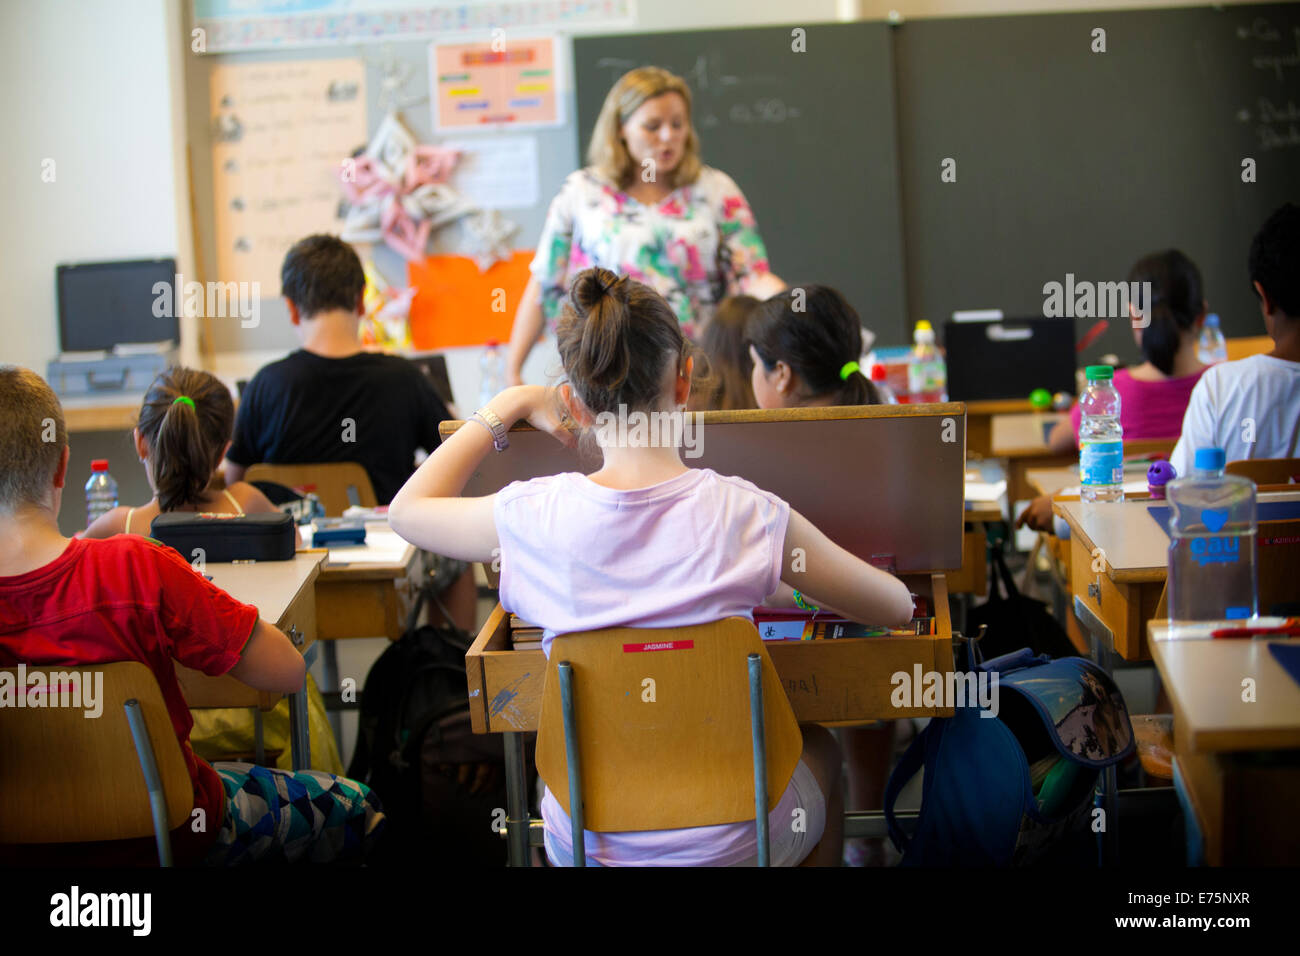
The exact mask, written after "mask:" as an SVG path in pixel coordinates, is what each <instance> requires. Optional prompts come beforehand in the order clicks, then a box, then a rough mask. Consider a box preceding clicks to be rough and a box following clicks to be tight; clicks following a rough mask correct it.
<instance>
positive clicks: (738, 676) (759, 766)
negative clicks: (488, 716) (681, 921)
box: [537, 617, 803, 866]
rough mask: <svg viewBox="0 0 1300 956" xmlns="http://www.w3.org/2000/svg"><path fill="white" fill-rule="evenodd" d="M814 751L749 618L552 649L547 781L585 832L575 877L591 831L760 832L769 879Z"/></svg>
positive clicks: (576, 833)
mask: <svg viewBox="0 0 1300 956" xmlns="http://www.w3.org/2000/svg"><path fill="white" fill-rule="evenodd" d="M747 670H748V672H749V678H750V679H749V685H748V686H747V685H746V681H745V675H746V672H747ZM755 714H756V715H758V716H759V719H758V720H753V719H751V717H752V715H755ZM802 751H803V737H802V734H801V732H800V730H799V724H798V722H797V721H796V720H795V717H794V711H793V710H792V709H791V707H790V702H789V700H788V698H787V697H786V695H785V692H784V690H783V689H782V686H781V681H780V678H779V677H778V676H777V673H776V669H775V668H774V667H773V666H772V662H771V660H770V659H769V658H768V655H767V651H766V650H765V649H764V648H763V642H762V641H761V640H760V639H759V637H758V631H757V630H755V628H754V625H753V623H752V622H750V621H747V620H745V619H743V618H738V617H733V618H727V619H726V620H722V621H714V622H711V623H708V624H701V625H698V626H696V627H685V628H667V629H647V628H612V629H609V630H603V631H588V632H584V633H579V634H567V635H562V636H560V637H557V638H556V639H555V642H554V643H553V644H552V646H551V656H550V660H549V662H548V663H547V668H546V682H545V686H544V689H543V692H542V710H541V716H540V720H539V723H538V734H537V770H538V773H539V774H540V775H541V777H542V779H543V780H545V781H546V782H547V785H548V786H549V787H550V789H551V792H552V794H554V796H555V799H556V800H557V801H558V802H559V803H560V805H561V806H562V807H564V809H565V810H566V812H568V813H569V815H570V818H571V819H572V821H573V848H574V849H573V861H574V865H575V866H582V865H584V863H585V848H584V845H583V828H584V827H585V828H586V829H587V830H591V831H594V832H618V831H628V830H670V829H678V828H682V827H696V826H710V825H715V824H722V823H738V822H741V821H748V820H754V821H755V825H756V829H757V830H758V835H759V865H760V866H766V865H767V855H768V848H767V816H768V813H770V812H771V811H772V810H773V809H774V808H775V807H776V805H777V803H778V802H779V801H780V799H781V796H782V794H783V793H784V792H785V789H786V786H787V785H788V784H789V782H790V778H791V776H792V775H793V773H794V769H795V766H796V765H797V764H798V762H799V757H800V755H801V753H802ZM571 769H572V772H570V770H571ZM756 785H757V786H756ZM760 805H761V806H763V807H764V808H765V809H764V810H763V812H762V813H758V812H756V811H757V807H758V806H760Z"/></svg>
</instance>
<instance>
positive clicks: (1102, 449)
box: [1079, 441, 1124, 485]
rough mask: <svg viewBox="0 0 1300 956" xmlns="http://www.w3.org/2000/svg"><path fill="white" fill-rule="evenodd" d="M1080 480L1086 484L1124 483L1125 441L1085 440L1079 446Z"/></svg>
mask: <svg viewBox="0 0 1300 956" xmlns="http://www.w3.org/2000/svg"><path fill="white" fill-rule="evenodd" d="M1079 482H1080V484H1084V485H1120V484H1123V483H1124V442H1122V441H1085V442H1083V443H1081V444H1080V446H1079Z"/></svg>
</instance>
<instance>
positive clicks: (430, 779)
mask: <svg viewBox="0 0 1300 956" xmlns="http://www.w3.org/2000/svg"><path fill="white" fill-rule="evenodd" d="M426 596H429V597H432V595H426V594H425V593H423V592H422V593H421V595H420V598H419V602H418V603H417V605H416V607H415V609H414V610H413V611H412V613H411V615H410V617H409V618H408V621H409V622H414V621H415V620H417V619H418V616H419V609H420V604H421V603H422V602H423V600H424V599H425V597H426ZM432 600H433V601H434V603H435V604H436V605H437V606H438V608H439V610H441V611H442V614H443V618H444V620H448V621H450V620H451V617H450V615H448V614H447V612H446V610H445V609H443V608H442V605H441V604H440V603H439V602H438V601H437V598H436V597H433V598H432ZM470 643H471V641H470V637H469V635H468V634H466V633H465V632H464V631H461V630H459V629H457V628H454V627H450V626H442V627H433V626H431V625H425V626H423V627H418V628H417V627H408V628H407V630H406V632H405V633H404V634H403V635H402V637H401V639H400V640H398V641H395V642H394V643H393V644H391V645H390V646H389V647H388V648H387V649H386V650H385V651H384V652H383V653H382V654H381V655H380V656H379V659H378V660H377V661H375V663H374V666H372V667H371V668H370V673H369V674H368V675H366V683H365V688H364V690H363V693H362V697H361V718H360V726H359V728H358V734H357V745H356V752H355V754H354V755H353V758H352V762H351V764H350V765H349V766H348V776H349V777H351V778H352V779H353V780H359V781H361V782H362V783H365V784H367V785H368V786H369V787H370V788H371V789H373V790H374V792H375V793H376V794H377V795H378V797H379V799H380V801H381V803H382V805H383V810H384V813H385V814H386V816H387V818H388V828H387V833H386V834H385V837H384V840H383V841H382V844H381V845H380V847H378V848H377V856H376V857H375V858H373V859H372V862H373V863H376V864H379V865H383V864H392V865H405V864H412V865H421V866H423V865H428V864H437V863H459V864H469V865H471V866H504V865H505V863H506V857H507V849H506V842H505V840H504V839H503V838H502V836H501V833H500V832H498V831H499V830H500V825H501V824H502V823H503V822H504V816H505V806H506V793H505V783H504V782H505V761H504V748H503V741H502V738H501V735H500V734H475V733H474V732H473V731H472V729H471V727H470V716H469V701H468V697H467V695H468V685H467V681H466V678H465V652H466V651H467V650H468V649H469V646H470ZM485 771H486V772H485ZM498 811H499V812H498ZM494 824H496V826H494Z"/></svg>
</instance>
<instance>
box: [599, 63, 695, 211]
mask: <svg viewBox="0 0 1300 956" xmlns="http://www.w3.org/2000/svg"><path fill="white" fill-rule="evenodd" d="M665 93H677V94H678V95H680V96H681V98H682V99H684V100H685V101H686V121H687V123H688V124H689V125H688V127H687V132H686V146H685V148H684V149H683V151H682V158H681V160H680V161H679V162H678V163H677V166H676V167H675V168H674V169H673V171H672V172H671V173H669V174H668V185H669V186H671V187H672V188H673V189H676V188H677V187H678V186H685V185H689V184H690V183H693V182H695V180H697V179H699V177H700V168H701V167H702V165H703V163H702V162H701V160H700V138H699V136H698V135H696V133H695V124H694V123H692V122H691V88H690V87H689V86H687V85H686V81H685V80H683V79H682V78H681V77H680V76H676V75H675V74H673V73H669V72H668V71H667V70H665V69H662V68H660V67H657V66H642V67H638V68H637V69H635V70H629V71H628V72H627V73H624V74H623V75H622V76H621V77H619V80H618V82H617V83H615V84H614V85H613V86H612V87H611V88H610V91H609V93H608V94H607V95H606V96H605V105H604V106H602V107H601V108H600V116H598V117H597V118H596V126H595V128H593V129H592V131H591V143H590V145H589V146H588V147H587V162H589V163H590V164H591V165H592V166H594V167H595V168H596V171H597V172H599V173H600V174H601V175H602V176H604V177H605V178H606V179H608V180H609V181H610V182H612V183H614V184H615V185H617V186H618V187H619V188H620V189H621V188H624V187H626V186H628V185H629V184H630V183H631V182H632V179H633V178H634V177H635V175H636V163H635V162H634V161H633V159H632V156H631V155H630V154H629V153H628V151H627V146H626V144H625V143H624V142H623V133H622V129H623V124H624V123H626V122H627V119H628V117H629V116H631V115H632V114H633V113H635V112H636V111H637V110H639V109H640V108H641V105H642V104H643V103H645V102H646V101H648V100H652V99H654V98H655V97H657V96H663V95H664V94H665Z"/></svg>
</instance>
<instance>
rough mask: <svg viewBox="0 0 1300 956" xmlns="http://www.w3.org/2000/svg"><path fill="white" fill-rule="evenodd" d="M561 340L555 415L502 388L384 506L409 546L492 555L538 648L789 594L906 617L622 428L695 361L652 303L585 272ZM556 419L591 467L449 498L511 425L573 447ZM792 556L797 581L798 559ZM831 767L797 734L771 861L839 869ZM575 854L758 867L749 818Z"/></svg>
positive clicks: (841, 568)
mask: <svg viewBox="0 0 1300 956" xmlns="http://www.w3.org/2000/svg"><path fill="white" fill-rule="evenodd" d="M557 339H558V345H559V351H560V356H561V359H562V360H563V363H564V371H565V373H566V376H567V382H566V383H565V384H563V385H561V386H560V388H559V389H558V396H559V399H560V402H559V403H557V402H556V401H555V398H556V390H551V389H545V388H541V387H539V386H514V387H512V388H507V389H506V390H505V391H503V392H501V393H500V394H499V395H497V396H496V397H495V398H494V399H492V401H490V402H489V403H488V404H487V405H485V406H484V407H483V408H481V409H479V411H478V412H476V413H475V415H474V417H473V420H472V421H470V422H468V423H466V425H465V427H463V428H460V429H458V430H457V431H456V433H455V434H453V435H451V436H450V437H449V438H447V439H446V440H445V441H444V442H443V443H442V444H441V445H440V446H439V447H438V449H437V450H436V451H435V452H434V453H433V454H432V455H431V456H430V457H429V460H428V461H426V462H425V463H424V465H422V466H421V467H420V469H419V471H417V472H416V473H415V475H414V476H413V477H412V478H411V480H410V481H408V482H407V483H406V486H405V487H404V488H402V490H401V491H400V492H398V494H397V496H396V497H395V498H394V499H393V502H392V505H391V507H390V509H389V519H390V521H391V523H392V526H393V528H394V529H396V530H397V532H398V533H399V534H400V535H402V537H404V538H406V539H407V540H408V541H410V542H412V543H413V544H416V545H417V546H419V547H421V548H429V549H432V550H434V551H436V552H438V553H439V554H446V555H450V556H452V557H456V558H460V559H462V560H466V561H491V560H494V559H498V558H499V560H500V562H501V569H502V576H501V584H500V593H501V604H502V606H503V607H505V608H506V609H508V610H509V611H511V612H512V613H515V614H518V615H519V616H520V617H522V618H524V619H525V620H527V621H530V622H532V623H533V624H536V625H538V626H540V627H541V628H542V629H543V636H542V649H543V651H545V652H546V653H547V654H549V653H550V648H551V640H552V639H553V638H554V636H555V635H556V634H571V633H575V632H579V631H589V630H597V629H602V628H609V627H620V626H623V627H686V626H690V625H695V624H704V623H707V622H711V621H717V620H720V619H722V618H726V617H729V616H733V615H735V616H740V617H745V618H752V617H753V609H754V608H755V607H756V606H758V605H759V604H762V603H763V601H764V599H765V598H767V597H769V596H770V595H772V594H774V593H776V592H777V591H779V590H781V589H782V587H783V585H782V581H783V580H786V581H795V582H797V583H798V584H799V587H800V588H806V589H807V591H808V592H809V593H808V600H809V601H812V602H814V603H815V604H817V605H820V606H822V607H835V608H839V609H841V610H840V612H839V613H842V614H844V616H846V617H849V618H851V619H854V620H863V621H880V622H885V621H889V622H902V621H906V620H908V619H910V617H911V614H912V600H911V596H910V595H909V594H908V591H907V587H906V586H905V585H904V584H903V583H902V582H901V581H899V580H898V579H897V578H895V577H893V576H891V575H889V574H886V573H885V572H883V571H880V570H878V569H876V568H873V567H872V566H871V565H870V564H867V563H866V562H865V561H861V560H859V559H858V558H856V557H854V556H853V555H851V554H849V553H848V552H847V551H845V550H844V549H843V548H840V547H839V546H837V545H835V544H834V543H832V542H831V541H830V539H828V538H827V537H826V535H824V534H823V533H822V532H821V531H820V530H819V529H817V528H816V527H814V526H813V525H812V524H811V523H810V522H809V521H808V520H807V519H806V518H804V517H803V516H802V515H800V514H799V513H798V512H796V511H794V510H793V509H791V508H790V506H789V504H787V503H786V502H785V501H783V500H781V499H780V498H778V497H776V496H775V495H772V494H769V493H768V492H766V491H763V490H762V489H760V488H757V487H756V486H754V485H753V484H752V483H750V482H748V481H745V480H743V479H740V478H735V477H727V476H724V475H719V474H717V473H716V472H714V471H712V470H710V469H707V468H688V467H687V466H686V465H685V464H684V463H683V461H682V452H681V448H680V447H678V446H675V445H674V444H673V443H672V442H671V441H669V442H662V441H657V440H654V439H653V438H652V439H651V440H648V441H647V440H645V431H644V429H641V428H637V427H633V428H627V427H626V426H627V425H628V424H633V421H632V416H634V415H635V416H641V415H654V414H659V415H663V414H665V413H666V414H668V415H671V414H673V413H674V412H677V411H680V410H681V409H684V408H685V407H686V404H687V401H688V399H689V396H690V388H691V374H692V371H693V368H694V364H695V360H694V356H693V355H692V354H691V347H690V346H689V343H688V342H687V341H686V339H685V337H684V336H683V334H682V330H681V324H680V322H678V319H677V316H676V315H675V314H674V313H673V310H672V309H671V308H669V306H668V303H667V302H665V301H664V299H663V297H661V296H660V295H659V294H658V293H656V292H654V291H653V290H651V289H649V288H648V287H646V286H644V285H642V284H641V283H640V282H636V281H633V280H631V279H628V278H627V277H625V276H624V277H620V276H616V275H614V274H613V273H612V272H609V271H607V270H604V269H588V270H586V271H584V272H581V273H579V275H578V276H577V278H576V280H575V281H574V283H573V286H572V288H571V290H570V293H569V302H568V305H567V306H566V308H565V311H564V314H563V315H562V317H561V319H560V322H559V325H558V327H557ZM564 416H567V417H568V418H569V419H571V420H572V421H573V422H574V423H576V425H577V427H578V428H579V429H581V430H584V431H590V432H592V433H594V438H595V440H596V442H597V443H598V444H599V445H600V449H601V453H602V458H603V465H602V467H601V468H599V469H598V470H597V471H595V472H594V473H592V474H591V475H583V474H580V473H577V472H570V473H565V474H559V475H549V476H547V477H544V478H535V479H533V480H532V481H523V482H515V483H513V484H510V485H507V486H506V487H505V488H503V489H501V490H500V491H499V492H497V493H496V494H494V495H488V496H486V497H481V498H462V497H460V495H461V492H462V491H463V489H464V487H465V483H466V481H468V479H469V477H470V475H472V474H473V473H474V472H475V470H477V469H478V468H479V467H480V465H481V463H482V461H483V458H484V456H486V455H488V454H489V453H490V452H491V450H492V448H493V447H494V446H495V447H496V448H497V449H504V448H505V447H506V446H507V444H508V442H509V438H508V434H507V433H508V431H509V428H510V426H511V425H512V424H514V423H515V422H517V421H523V420H525V419H526V420H527V421H528V422H529V423H531V424H532V425H533V426H534V427H535V428H537V429H539V430H542V431H546V432H548V433H549V434H551V435H553V436H555V437H556V438H557V439H558V440H560V441H561V442H563V443H564V444H566V445H569V446H573V445H574V444H575V443H576V441H577V438H576V436H575V435H574V434H573V433H572V432H571V431H570V430H569V428H568V427H566V425H565V424H564ZM638 421H639V419H638ZM621 426H622V427H621ZM638 436H640V437H638ZM800 548H802V549H803V552H802V554H803V555H806V556H807V570H804V571H800V569H801V568H802V567H803V566H802V564H801V563H799V562H797V561H796V560H795V559H794V558H793V555H796V554H800V552H799V551H798V550H797V549H800ZM797 572H798V573H797ZM839 767H840V754H839V750H838V748H837V747H836V746H835V743H834V740H833V738H832V737H831V736H830V734H829V733H828V732H827V731H826V730H825V729H824V728H820V727H817V726H815V725H809V726H807V727H805V728H804V737H803V756H802V759H801V760H800V763H799V765H798V767H797V768H796V770H795V772H794V775H793V777H792V778H791V781H790V785H789V786H788V787H787V788H786V790H785V792H784V793H783V795H782V796H781V799H780V802H779V804H778V806H777V809H776V810H774V811H773V813H772V815H771V820H772V821H773V823H772V827H771V834H772V843H773V846H772V862H773V863H774V864H778V865H780V864H785V865H794V864H797V863H799V862H801V861H803V860H808V861H809V862H810V863H818V864H823V865H835V864H838V862H839V858H840V852H841V849H840V845H841V842H842V841H841V834H842V830H841V826H842V806H841V797H840V781H839V774H840V770H839ZM796 807H802V808H804V809H805V810H806V811H807V827H806V830H804V831H802V832H798V833H795V832H793V830H792V828H791V827H790V825H789V821H790V818H791V812H792V810H793V809H794V808H796ZM542 818H543V820H544V822H545V830H546V852H547V855H548V857H549V858H550V859H551V861H552V862H553V863H557V864H561V865H563V864H567V863H569V862H570V861H571V859H572V847H571V843H570V823H569V819H568V815H567V814H566V813H565V812H564V810H563V808H562V807H561V806H560V805H559V803H557V802H556V800H555V799H554V797H553V796H552V795H551V794H550V793H549V792H548V793H547V794H546V796H545V798H544V800H543V801H542ZM586 848H587V850H586V852H587V859H588V860H589V861H590V862H591V863H593V864H595V863H599V864H602V865H635V864H639V863H656V864H670V865H703V866H730V865H746V864H750V865H752V862H753V860H754V859H755V854H756V844H755V837H754V826H753V823H752V821H751V822H749V823H734V824H725V825H721V826H708V827H694V828H687V829H680V830H662V831H648V832H625V833H588V834H587V835H586Z"/></svg>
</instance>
